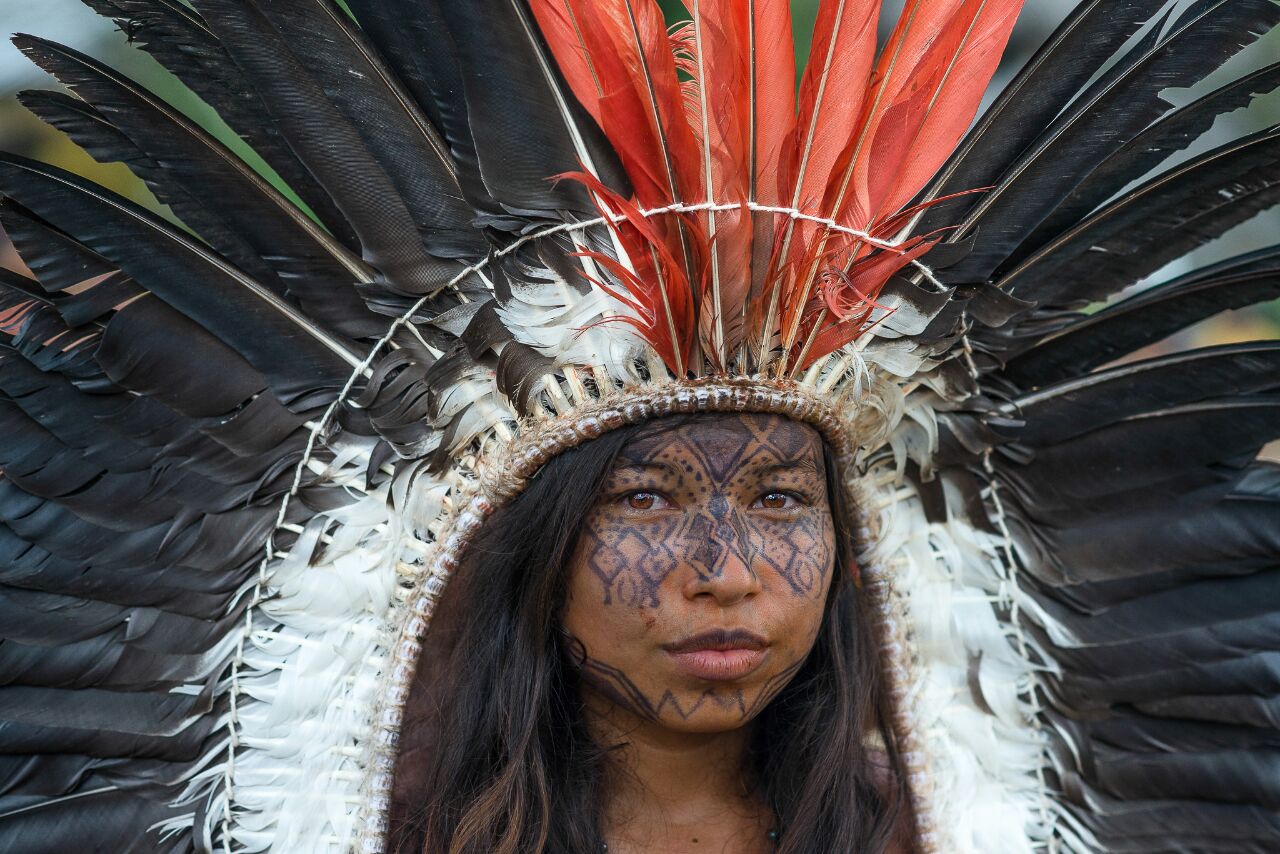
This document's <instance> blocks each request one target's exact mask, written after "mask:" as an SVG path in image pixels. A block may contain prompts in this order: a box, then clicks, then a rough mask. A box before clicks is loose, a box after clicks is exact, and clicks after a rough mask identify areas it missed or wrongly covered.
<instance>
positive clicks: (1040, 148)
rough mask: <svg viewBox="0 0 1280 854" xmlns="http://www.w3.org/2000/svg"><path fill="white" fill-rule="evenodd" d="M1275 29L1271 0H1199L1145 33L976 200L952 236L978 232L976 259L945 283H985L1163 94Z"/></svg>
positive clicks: (1277, 7)
mask: <svg viewBox="0 0 1280 854" xmlns="http://www.w3.org/2000/svg"><path fill="white" fill-rule="evenodd" d="M1277 23H1280V4H1277V3H1276V2H1275V0H1199V2H1197V3H1196V4H1195V5H1194V6H1192V7H1191V8H1190V9H1188V10H1187V11H1186V12H1185V13H1184V14H1183V15H1181V16H1180V17H1178V18H1177V20H1176V21H1175V22H1174V23H1173V24H1172V25H1171V27H1170V30H1169V32H1167V33H1164V34H1160V33H1158V32H1156V31H1153V35H1152V37H1151V38H1149V39H1147V41H1146V43H1144V44H1143V45H1140V46H1139V47H1137V48H1135V49H1134V50H1133V51H1132V52H1131V54H1130V55H1128V56H1126V57H1124V58H1122V59H1121V61H1120V62H1119V63H1117V65H1116V66H1115V67H1114V68H1112V69H1111V70H1110V71H1109V72H1107V73H1106V74H1104V75H1103V76H1102V77H1101V78H1100V79H1099V80H1098V81H1097V82H1096V83H1095V84H1093V85H1092V86H1091V87H1090V88H1089V89H1088V90H1087V91H1086V92H1085V93H1084V94H1082V95H1081V96H1080V97H1079V98H1077V99H1076V100H1075V101H1074V102H1073V103H1072V104H1071V105H1070V106H1069V107H1067V109H1066V111H1065V112H1064V113H1063V114H1062V116H1060V117H1059V118H1058V119H1057V120H1055V121H1054V123H1053V125H1052V126H1051V127H1050V128H1049V129H1048V130H1046V131H1045V132H1044V134H1042V135H1041V136H1040V137H1039V138H1038V139H1037V140H1036V142H1035V143H1034V144H1033V145H1032V146H1031V148H1030V149H1028V150H1027V152H1026V153H1025V154H1024V155H1022V156H1021V157H1020V158H1019V160H1018V161H1017V162H1016V163H1015V164H1014V165H1013V166H1012V167H1010V169H1009V171H1008V172H1007V173H1006V174H1005V175H1004V176H1002V177H1001V179H1000V181H999V183H998V185H997V186H996V187H995V189H993V190H992V191H991V192H989V193H985V194H983V195H982V196H981V198H980V200H979V201H978V202H977V204H976V205H975V206H974V208H973V210H972V211H970V213H969V214H968V216H966V218H965V220H964V222H963V223H962V224H961V227H960V228H959V229H958V230H957V231H956V232H955V237H956V238H962V237H965V236H967V235H968V233H969V232H970V231H972V230H974V229H975V228H976V229H978V230H979V239H978V242H977V244H976V246H975V248H974V251H973V252H972V253H971V254H970V255H969V256H968V257H967V258H965V259H964V260H962V261H960V262H959V263H958V264H956V265H955V266H954V267H952V268H951V269H950V270H948V271H946V272H945V274H944V278H945V279H946V280H947V281H951V282H981V281H985V280H986V279H988V278H989V277H990V276H991V275H992V274H993V273H994V272H995V271H996V270H997V268H999V267H1000V265H1002V264H1003V263H1004V262H1005V260H1006V259H1007V258H1008V257H1009V255H1010V253H1011V252H1013V251H1014V250H1015V249H1016V248H1017V247H1018V245H1019V244H1021V243H1022V241H1023V240H1024V239H1025V238H1026V237H1027V235H1028V234H1030V233H1031V232H1032V231H1033V230H1034V229H1035V228H1036V226H1037V225H1039V223H1040V222H1042V221H1043V219H1044V218H1045V217H1046V216H1048V215H1049V214H1050V213H1051V212H1052V211H1053V210H1054V209H1055V208H1056V207H1057V206H1058V205H1059V204H1060V203H1061V202H1062V200H1063V199H1065V198H1066V197H1067V195H1068V194H1069V193H1070V192H1071V191H1072V190H1073V189H1074V188H1075V186H1076V185H1077V184H1078V183H1079V181H1080V180H1082V179H1083V177H1084V176H1085V175H1086V174H1087V173H1088V171H1089V170H1090V168H1091V167H1093V166H1095V165H1096V164H1098V163H1101V162H1102V161H1103V160H1105V159H1106V158H1107V157H1109V156H1110V155H1111V154H1113V153H1114V152H1116V151H1117V150H1119V149H1120V148H1121V147H1122V146H1124V144H1125V143H1127V142H1128V141H1129V140H1131V139H1133V137H1134V136H1136V135H1137V134H1138V133H1139V132H1141V131H1142V130H1143V129H1144V128H1146V127H1147V126H1148V125H1149V124H1151V122H1152V121H1154V120H1155V119H1157V118H1159V117H1160V115H1161V114H1163V113H1164V112H1165V111H1166V110H1168V109H1169V107H1170V104H1169V102H1167V101H1166V100H1164V99H1163V98H1162V97H1161V93H1162V92H1163V91H1164V90H1166V89H1169V88H1176V87H1187V86H1191V85H1193V84H1195V83H1196V82H1197V81H1199V80H1201V79H1203V78H1204V77H1206V76H1207V75H1208V74H1210V73H1211V72H1212V71H1214V70H1216V69H1217V68H1218V67H1219V66H1221V65H1222V64H1223V63H1225V62H1226V61H1227V60H1228V59H1230V58H1231V57H1232V56H1234V55H1235V54H1236V53H1238V52H1239V51H1240V50H1241V49H1242V48H1243V47H1245V46H1246V45H1248V44H1250V43H1252V42H1254V41H1256V40H1257V39H1258V38H1259V37H1261V36H1262V35H1263V34H1264V33H1266V32H1268V31H1269V30H1270V29H1272V28H1273V27H1274V26H1276V24H1277ZM1133 177H1137V176H1133Z"/></svg>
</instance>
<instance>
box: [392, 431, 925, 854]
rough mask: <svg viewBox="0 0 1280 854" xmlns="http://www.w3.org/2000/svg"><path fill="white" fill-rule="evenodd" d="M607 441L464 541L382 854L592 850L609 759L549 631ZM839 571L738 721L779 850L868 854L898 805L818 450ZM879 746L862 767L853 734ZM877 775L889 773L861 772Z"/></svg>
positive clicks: (417, 699)
mask: <svg viewBox="0 0 1280 854" xmlns="http://www.w3.org/2000/svg"><path fill="white" fill-rule="evenodd" d="M714 417H716V416H714V415H708V416H685V417H683V418H672V419H664V420H662V421H657V422H650V423H648V424H645V425H639V426H635V427H630V428H624V429H620V430H616V431H613V432H611V433H608V434H606V435H604V436H602V437H600V438H598V439H596V440H594V441H592V442H589V443H587V444H585V445H583V446H581V447H579V448H577V449H576V450H572V451H568V452H566V453H564V454H561V455H560V456H558V457H556V458H555V459H553V460H552V461H550V462H549V463H548V464H547V465H546V466H545V467H544V468H543V469H542V471H541V472H539V474H538V475H537V476H536V477H535V478H534V479H533V481H532V483H531V484H530V485H529V488H528V489H526V490H525V492H524V493H522V494H521V495H520V496H519V497H518V498H516V499H515V500H514V501H512V502H511V503H510V504H509V505H507V506H506V507H505V508H503V509H501V510H500V511H498V512H497V513H496V514H495V515H494V516H493V517H492V518H491V519H490V520H489V521H488V522H487V523H486V524H485V526H484V527H483V529H482V530H481V531H480V533H479V534H478V535H477V537H476V538H475V539H474V540H473V541H472V544H471V545H470V546H469V547H468V550H467V554H466V556H465V558H464V560H463V561H462V564H461V566H460V567H459V570H458V572H457V573H456V574H455V577H454V578H453V579H452V581H451V582H450V584H449V587H448V588H447V590H446V593H445V595H444V598H443V601H442V602H441V604H440V606H439V608H438V611H437V613H438V616H437V617H436V620H435V622H434V623H433V625H432V627H431V629H430V631H429V632H428V636H427V639H426V643H425V646H424V650H423V654H422V660H421V663H420V665H419V668H418V674H417V678H416V680H415V683H414V686H413V690H412V692H411V695H410V699H409V703H408V708H407V710H406V714H405V723H404V727H403V735H402V737H401V744H400V757H399V761H398V763H397V771H396V787H395V792H394V796H393V804H392V815H391V818H392V828H391V845H390V850H391V851H393V852H397V854H419V852H424V851H425V852H432V854H435V852H442V854H443V852H449V854H495V852H500V854H531V853H532V852H552V854H588V852H591V854H594V852H596V851H598V850H599V840H600V824H599V817H600V815H601V814H602V811H601V806H602V805H601V803H600V793H601V792H602V791H603V790H604V782H605V779H606V777H605V767H606V766H605V763H606V762H607V761H608V756H607V754H608V750H607V748H605V747H602V746H600V745H597V744H595V743H594V742H593V740H592V739H591V737H590V736H589V735H588V733H587V729H586V725H585V722H584V720H583V716H582V711H581V702H580V700H579V695H578V682H577V679H578V677H577V674H576V672H575V668H574V667H573V664H572V662H571V661H570V659H569V656H568V655H567V654H566V653H565V651H564V649H563V647H564V644H562V643H561V636H560V632H559V620H560V614H561V611H562V609H563V606H564V602H565V590H566V577H567V572H566V567H567V565H568V563H569V559H570V557H571V556H572V553H573V549H574V547H575V545H576V543H577V539H578V535H579V531H580V529H581V527H582V523H583V520H584V519H585V517H586V515H587V513H588V511H589V510H590V509H591V506H592V504H593V502H594V501H595V498H596V494H597V493H598V491H599V490H600V488H601V486H602V484H603V483H604V480H605V478H606V476H607V475H608V473H609V471H610V469H611V468H612V466H613V463H614V460H615V459H616V457H617V456H618V453H619V452H620V451H621V450H622V448H623V447H624V446H625V445H626V444H627V443H628V442H630V441H632V440H633V439H636V438H638V436H639V435H643V434H651V433H652V432H653V431H661V430H667V429H671V428H672V427H673V426H676V425H677V424H681V423H687V422H688V421H689V420H690V419H698V418H714ZM826 478H827V494H828V496H829V499H830V502H831V510H832V516H833V517H834V519H835V531H836V538H837V543H838V546H839V548H838V558H837V561H838V566H837V569H836V572H835V577H834V580H833V583H832V585H831V589H830V592H829V594H828V597H827V602H826V606H825V616H824V619H823V624H822V629H821V630H820V632H819V634H818V638H817V640H816V641H815V643H814V647H813V651H812V652H811V653H810V655H809V658H808V659H807V661H806V662H805V664H804V666H803V667H802V668H801V669H800V671H799V672H798V673H797V674H796V676H795V678H794V679H793V680H792V682H791V683H790V684H789V685H788V686H787V687H786V688H785V689H783V690H782V692H781V693H779V695H778V696H777V697H776V698H774V700H773V702H772V703H770V704H769V706H768V707H767V708H766V709H765V710H764V711H763V712H762V713H761V714H760V715H759V716H758V717H757V718H756V720H755V721H754V722H753V724H751V726H752V727H753V730H752V740H751V746H750V750H749V756H748V759H749V762H750V768H749V769H748V770H749V772H750V774H751V782H752V783H753V785H755V786H756V787H757V791H758V792H759V794H760V796H761V797H762V798H763V800H764V801H765V802H766V803H768V804H769V806H770V807H771V808H772V810H773V813H774V819H775V820H776V826H777V827H778V828H779V829H780V831H781V837H780V839H779V842H778V850H779V851H780V852H786V854H802V853H803V854H813V852H829V851H830V852H834V851H855V850H856V851H859V852H879V851H882V850H883V849H884V847H885V846H886V845H887V844H888V841H889V839H890V837H891V836H892V834H893V828H894V825H895V821H896V817H897V812H898V810H899V809H901V808H902V807H901V804H902V803H903V802H904V798H903V794H902V793H903V788H902V781H901V778H900V776H899V775H898V774H897V773H896V772H894V771H892V768H895V767H897V762H896V752H895V750H894V747H893V744H892V741H891V740H890V739H889V738H888V737H887V735H886V730H885V726H884V722H885V721H886V720H887V714H886V708H885V706H884V702H885V698H884V696H883V692H882V691H881V690H880V682H881V680H880V677H879V675H878V667H877V665H876V654H875V649H874V639H873V635H872V631H871V615H870V613H869V612H868V610H867V608H866V607H865V605H864V599H865V597H863V596H862V595H861V594H860V591H859V589H858V587H857V585H855V584H854V583H853V581H852V578H851V572H850V570H851V568H852V566H853V563H852V560H853V557H852V555H853V554H854V551H853V549H854V542H853V540H852V537H851V535H850V527H849V524H848V520H849V518H850V517H849V513H848V512H847V511H848V509H849V508H848V506H847V499H846V493H845V489H844V488H843V486H842V483H841V478H840V473H839V471H838V466H837V464H836V461H835V458H834V455H833V454H831V452H830V451H829V450H827V451H826ZM870 732H875V733H877V734H878V735H879V737H880V738H881V739H883V741H884V743H885V745H886V752H885V753H883V754H879V755H880V756H881V757H882V759H881V762H879V763H877V762H875V761H874V760H873V758H872V757H871V756H869V753H868V750H867V748H866V740H867V735H868V734H869V733H870ZM885 764H887V765H888V766H889V768H885V767H877V766H878V765H879V766H883V765H885Z"/></svg>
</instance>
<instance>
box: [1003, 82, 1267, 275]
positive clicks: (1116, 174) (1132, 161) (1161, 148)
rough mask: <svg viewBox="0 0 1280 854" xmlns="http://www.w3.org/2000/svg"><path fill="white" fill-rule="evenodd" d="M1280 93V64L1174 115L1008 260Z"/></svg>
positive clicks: (1094, 176) (1100, 171) (1133, 143)
mask: <svg viewBox="0 0 1280 854" xmlns="http://www.w3.org/2000/svg"><path fill="white" fill-rule="evenodd" d="M1277 87H1280V63H1274V64H1272V65H1268V66H1266V67H1265V68H1261V69H1259V70H1258V71H1255V72H1253V73H1252V74H1247V75H1245V76H1244V77H1241V78H1239V79H1238V80H1233V81H1231V82H1230V83H1228V84H1226V85H1225V86H1222V87H1220V88H1218V89H1216V90H1214V91H1213V92H1210V93H1209V94H1208V95H1205V96H1204V97H1202V98H1200V99H1198V100H1196V101H1195V102H1193V103H1191V104H1188V105H1187V106H1185V107H1183V108H1181V109H1179V110H1177V111H1175V112H1173V113H1170V114H1169V115H1167V116H1165V117H1163V118H1162V119H1160V121H1158V122H1156V123H1155V124H1153V125H1152V126H1151V127H1149V128H1147V129H1146V130H1144V131H1143V132H1142V133H1140V134H1138V135H1137V136H1135V137H1134V138H1133V139H1131V140H1130V141H1129V142H1128V143H1127V144H1125V146H1124V147H1123V148H1121V149H1120V150H1119V151H1117V152H1116V153H1115V154H1113V155H1112V156H1111V157H1109V158H1107V159H1106V160H1105V161H1103V162H1102V163H1101V164H1100V165H1099V166H1098V167H1097V168H1096V169H1094V170H1093V171H1092V172H1090V173H1089V176H1088V177H1087V178H1085V179H1084V180H1083V181H1082V182H1080V184H1079V185H1078V186H1077V187H1076V188H1075V189H1074V190H1073V191H1072V192H1071V195H1070V196H1068V197H1067V198H1066V199H1064V200H1063V202H1062V204H1060V205H1058V207H1057V208H1055V209H1054V211H1053V212H1052V213H1051V214H1050V215H1049V216H1048V217H1047V218H1046V219H1045V220H1044V222H1042V223H1041V224H1040V226H1039V228H1037V229H1036V230H1035V231H1034V232H1033V233H1032V234H1031V235H1030V236H1029V237H1028V238H1027V239H1026V240H1024V241H1023V243H1022V246H1020V247H1019V248H1018V251H1017V252H1016V253H1014V254H1013V255H1012V256H1010V258H1009V259H1008V262H1007V264H1008V265H1014V264H1017V263H1018V262H1019V261H1021V260H1022V259H1023V258H1025V257H1026V256H1027V255H1029V254H1031V253H1032V252H1034V251H1035V250H1036V249H1038V248H1040V247H1041V246H1043V245H1044V244H1045V243H1047V242H1049V241H1050V240H1052V239H1053V238H1054V237H1056V236H1058V235H1059V234H1061V233H1062V232H1064V231H1067V230H1068V229H1070V228H1071V227H1072V226H1073V225H1075V224H1076V222H1078V221H1079V220H1081V219H1083V218H1084V217H1085V216H1086V215H1087V214H1088V213H1090V212H1091V211H1093V210H1094V209H1095V208H1097V207H1099V206H1100V205H1101V204H1103V203H1104V202H1106V201H1107V200H1108V199H1110V198H1111V197H1112V196H1113V195H1115V194H1116V193H1118V192H1120V190H1122V189H1123V188H1124V187H1125V186H1126V185H1127V184H1129V183H1130V182H1132V181H1135V180H1137V179H1138V178H1140V177H1143V176H1145V175H1146V174H1147V173H1149V172H1150V171H1151V170H1152V169H1154V168H1155V167H1157V166H1159V165H1160V164H1161V163H1162V162H1164V161H1165V160H1166V159H1167V158H1168V157H1169V156H1170V155H1172V154H1175V153H1177V152H1179V151H1182V150H1183V149H1185V148H1187V147H1188V146H1189V145H1191V144H1192V143H1193V142H1195V141H1196V140H1197V139H1198V138H1199V137H1200V136H1201V134H1203V133H1205V132H1206V131H1208V130H1209V128H1210V127H1212V126H1213V123H1214V121H1216V120H1217V119H1218V117H1219V116H1223V115H1226V114H1227V113H1230V112H1232V111H1233V110H1238V109H1241V108H1243V107H1247V106H1248V105H1249V104H1250V102H1251V101H1252V100H1253V98H1254V96H1256V95H1265V94H1267V93H1269V92H1272V91H1273V90H1275V89H1276V88H1277Z"/></svg>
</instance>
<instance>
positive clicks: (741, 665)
mask: <svg viewBox="0 0 1280 854" xmlns="http://www.w3.org/2000/svg"><path fill="white" fill-rule="evenodd" d="M768 646H769V641H768V640H766V639H765V638H763V637H761V636H760V635H758V634H756V633H755V632H752V631H749V630H747V629H711V630H709V631H705V632H699V633H698V634H696V635H691V636H690V637H687V638H683V639H681V640H679V641H676V642H675V643H672V644H667V645H665V646H664V647H663V649H665V650H666V651H667V654H668V655H670V656H671V659H672V661H673V662H674V663H675V665H676V668H677V669H678V670H680V671H682V672H684V673H685V674H687V675H689V676H692V677H694V678H697V679H705V680H708V681H712V682H728V681H732V680H734V679H741V678H743V677H744V676H748V675H750V674H751V672H752V671H754V670H755V669H756V668H758V667H759V666H760V665H761V664H762V663H764V659H765V656H766V655H767V654H768V652H767V647H768Z"/></svg>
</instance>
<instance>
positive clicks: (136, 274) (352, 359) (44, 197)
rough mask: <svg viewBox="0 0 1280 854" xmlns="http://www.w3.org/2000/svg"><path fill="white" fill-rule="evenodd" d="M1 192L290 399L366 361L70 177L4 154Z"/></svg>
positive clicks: (209, 258) (151, 221)
mask: <svg viewBox="0 0 1280 854" xmlns="http://www.w3.org/2000/svg"><path fill="white" fill-rule="evenodd" d="M0 189H3V190H4V191H5V192H7V193H8V194H9V195H11V196H13V197H14V198H15V199H16V200H17V201H18V202H19V203H21V204H23V205H24V206H25V207H27V208H30V209H31V210H33V211H34V212H35V213H36V214H37V215H39V216H41V217H42V218H44V219H46V220H48V221H50V222H52V223H53V224H55V225H56V226H58V227H59V228H61V229H63V230H64V231H66V232H68V233H70V234H73V235H74V236H75V237H76V238H77V239H79V240H81V241H82V242H84V243H85V245H87V246H88V247H89V248H91V249H93V250H94V251H95V252H97V253H99V254H100V255H102V256H103V257H106V258H109V259H110V260H111V261H112V262H114V263H116V264H118V265H119V266H120V268H121V270H123V271H124V272H125V273H127V274H129V275H130V276H131V277H133V278H134V279H136V280H137V281H138V282H139V283H140V284H142V285H144V286H145V287H146V288H147V289H148V290H151V291H152V292H153V293H155V294H156V295H157V296H159V297H160V298H162V299H164V300H165V301H166V302H168V303H169V304H170V305H172V306H174V307H175V308H177V309H178V310H179V311H182V312H183V313H185V314H187V315H188V316H189V317H192V318H193V319H195V320H197V321H198V322H200V323H201V324H202V325H203V326H204V327H205V328H206V329H209V330H210V331H212V332H213V333H214V334H216V335H218V336H219V337H220V338H222V340H224V341H226V342H227V343H229V344H231V346H233V347H234V348H235V349H236V350H237V351H239V352H241V353H243V354H244V355H245V357H246V358H247V359H248V360H249V361H250V362H251V363H253V364H254V366H255V367H257V368H258V369H259V370H260V371H262V372H263V373H264V374H265V375H266V376H268V377H269V378H271V380H272V382H273V384H275V385H276V387H277V390H278V392H279V393H280V394H281V396H282V397H283V398H285V399H286V400H288V401H290V402H293V401H298V400H302V399H304V396H306V395H311V394H314V393H315V392H316V390H317V389H324V388H333V387H335V386H339V385H341V383H342V382H343V380H344V378H345V377H346V375H347V374H348V373H349V372H350V369H351V367H352V366H354V365H358V364H359V363H360V357H359V356H358V355H357V354H356V353H355V352H353V350H352V348H351V347H350V346H349V345H347V344H345V343H343V342H342V341H340V340H338V339H336V338H335V337H334V336H333V335H331V334H329V333H327V332H325V331H324V330H323V329H321V328H319V327H318V326H316V324H314V323H312V322H311V321H309V320H308V319H306V318H305V317H303V316H302V315H300V314H299V313H298V312H297V311H296V310H295V309H293V308H291V307H290V306H288V305H287V304H286V303H284V302H283V301H282V300H280V299H279V298H278V297H276V296H275V295H273V294H271V293H270V291H268V290H267V289H266V288H264V287H262V286H261V285H260V284H258V283H257V282H255V281H253V280H252V279H250V278H249V277H247V276H245V275H244V274H243V273H242V272H240V271H239V270H236V269H235V268H234V267H232V266H231V265H229V264H228V263H227V262H226V261H224V260H222V259H221V258H219V257H218V256H216V255H215V254H213V253H212V252H210V251H208V250H207V249H205V248H203V247H202V246H200V245H199V244H197V243H195V242H193V241H192V240H190V239H189V238H187V237H185V236H183V235H181V234H179V233H178V232H177V231H175V230H174V229H172V228H171V227H169V226H168V225H167V224H165V223H163V222H161V221H160V220H158V219H157V218H155V217H154V216H152V215H151V214H149V213H147V212H146V211H144V210H142V209H141V208H139V207H138V206H136V205H134V204H132V203H130V202H128V201H126V200H124V199H121V198H120V197H118V196H113V195H112V194H110V193H108V192H106V191H104V190H102V189H101V188H99V187H96V186H95V185H92V184H89V183H88V182H86V181H84V180H83V179H81V178H78V177H76V176H74V175H72V174H70V173H68V172H64V171H62V170H60V169H55V168H54V167H51V166H46V165H44V164H41V163H37V162H35V161H32V160H27V159H26V158H21V157H16V156H13V155H3V156H0Z"/></svg>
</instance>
